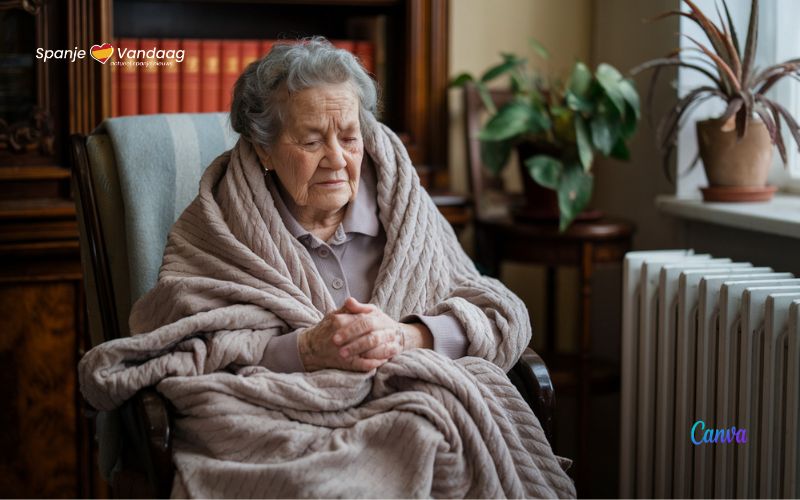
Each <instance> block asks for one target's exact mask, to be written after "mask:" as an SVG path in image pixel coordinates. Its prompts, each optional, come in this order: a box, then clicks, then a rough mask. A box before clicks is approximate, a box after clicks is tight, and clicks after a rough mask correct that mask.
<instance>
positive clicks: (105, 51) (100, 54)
mask: <svg viewBox="0 0 800 500" xmlns="http://www.w3.org/2000/svg"><path fill="white" fill-rule="evenodd" d="M89 53H90V54H92V57H94V58H95V60H96V61H99V62H101V63H103V64H105V63H106V61H108V60H109V59H111V56H113V55H114V46H113V45H111V44H110V43H104V44H103V45H92V49H91V50H90V51H89Z"/></svg>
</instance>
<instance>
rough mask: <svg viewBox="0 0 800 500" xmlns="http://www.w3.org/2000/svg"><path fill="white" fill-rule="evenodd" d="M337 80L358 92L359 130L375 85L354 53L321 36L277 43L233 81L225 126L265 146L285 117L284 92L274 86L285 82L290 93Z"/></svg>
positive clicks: (374, 109)
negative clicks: (227, 122)
mask: <svg viewBox="0 0 800 500" xmlns="http://www.w3.org/2000/svg"><path fill="white" fill-rule="evenodd" d="M298 42H299V43H298ZM339 83H349V84H350V85H351V86H352V88H353V92H354V94H355V95H356V97H358V100H359V104H360V106H359V118H360V121H361V127H362V131H363V130H364V126H365V124H366V123H368V122H371V121H372V120H369V118H372V119H373V120H374V119H375V118H376V117H377V113H378V90H377V88H376V86H375V82H374V81H373V80H372V78H370V77H369V75H368V74H367V72H366V71H365V70H364V68H363V67H362V66H361V64H359V62H358V60H357V59H356V58H355V56H353V54H351V53H350V52H347V51H346V50H342V49H337V48H335V47H334V46H333V45H332V44H331V43H330V42H329V41H328V40H326V39H325V38H323V37H313V38H306V39H304V40H302V41H293V42H288V41H287V42H283V43H278V44H276V45H274V46H273V48H272V50H271V51H270V52H269V54H267V55H266V56H265V57H263V58H262V59H260V60H258V61H254V62H253V63H252V64H250V65H249V66H248V67H247V68H246V69H245V70H244V72H243V73H242V74H241V76H239V79H238V80H237V81H236V85H235V86H234V89H233V101H232V103H231V115H230V118H231V126H232V127H233V130H235V131H236V132H238V133H239V135H240V136H242V137H244V138H245V139H247V140H249V141H250V142H252V143H255V144H259V145H262V146H266V147H269V146H271V145H272V144H274V141H275V140H276V139H277V138H278V136H279V135H280V133H281V130H282V126H283V123H284V119H285V116H284V114H283V111H284V109H283V108H284V97H283V96H284V95H285V94H283V93H282V92H276V90H277V89H279V88H280V87H281V86H285V88H286V90H288V91H289V93H292V92H298V91H301V90H305V89H308V88H311V87H316V86H320V85H326V84H339ZM367 114H370V115H372V116H367Z"/></svg>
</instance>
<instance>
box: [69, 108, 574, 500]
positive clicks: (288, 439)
mask: <svg viewBox="0 0 800 500" xmlns="http://www.w3.org/2000/svg"><path fill="white" fill-rule="evenodd" d="M364 129H365V134H364V143H365V149H366V152H367V154H369V155H370V156H371V158H372V160H373V162H374V164H375V169H376V173H377V176H378V194H377V197H378V199H377V202H378V208H379V218H380V221H381V223H382V225H383V227H384V229H385V231H386V237H387V242H386V248H385V251H384V257H383V261H382V264H381V268H380V271H379V273H378V278H377V280H376V283H375V287H374V290H373V296H372V299H371V300H370V302H371V303H373V304H376V305H377V306H378V307H380V308H381V309H382V310H383V311H384V312H386V313H387V314H388V315H389V316H391V317H393V318H395V319H400V318H401V317H403V316H405V315H408V314H412V313H417V314H428V315H436V314H442V313H444V312H448V311H449V312H451V313H452V314H453V315H455V317H456V318H457V319H458V320H459V321H460V322H461V324H462V325H463V326H464V330H465V332H466V335H467V337H468V340H469V347H468V354H469V356H468V357H466V358H462V359H460V360H457V361H452V360H449V359H445V358H444V357H442V356H440V355H439V354H437V353H436V352H433V351H428V350H421V349H417V350H413V351H409V352H406V353H403V354H402V355H400V356H397V357H395V358H394V359H392V360H391V361H389V362H388V363H386V364H385V365H383V366H382V367H381V368H379V369H378V370H377V371H374V372H372V373H354V372H346V371H341V370H321V371H318V372H314V373H295V374H279V373H273V372H271V371H269V370H267V369H265V368H263V367H261V366H259V362H260V360H261V358H262V356H263V353H264V348H265V346H266V344H267V342H268V341H269V339H270V338H272V337H273V336H275V335H281V334H283V333H286V332H289V331H292V330H295V329H297V328H301V327H310V326H313V325H314V324H316V323H317V322H318V321H319V320H320V319H322V317H323V315H324V313H325V312H326V311H329V310H332V309H334V308H335V305H334V302H333V299H332V297H331V295H330V293H329V292H328V290H327V288H326V286H325V284H324V283H323V282H322V280H321V278H320V276H319V274H318V273H317V271H316V268H315V266H314V263H313V261H312V259H311V257H310V256H309V255H308V253H307V251H306V249H305V248H304V247H303V246H302V245H301V244H300V243H299V242H298V241H297V240H296V239H295V238H293V237H292V236H291V234H290V233H289V231H288V230H287V229H286V227H285V226H284V224H283V222H282V220H281V218H280V215H279V214H278V212H277V210H276V208H275V204H274V200H273V199H272V196H271V194H270V192H269V190H268V189H267V187H266V185H265V182H264V174H263V171H262V170H261V168H260V165H259V162H258V160H257V157H256V154H255V152H254V150H253V148H252V146H251V145H250V144H249V143H248V142H247V141H246V140H244V139H240V140H239V142H238V143H237V145H236V146H235V147H234V148H233V149H232V150H231V151H228V152H226V153H224V154H223V155H221V156H220V157H219V158H217V159H216V160H215V161H214V162H213V163H212V164H211V166H209V168H208V169H207V170H206V172H205V173H204V175H203V177H202V180H201V182H200V192H199V194H198V196H197V198H196V199H195V200H194V201H193V202H192V203H191V204H190V205H189V206H188V207H187V209H186V210H185V211H184V213H183V214H182V215H181V216H180V218H179V219H178V221H177V222H176V223H175V225H174V226H173V228H172V230H171V232H170V234H169V237H168V240H167V247H166V249H165V253H164V260H163V264H162V266H161V269H160V271H159V276H158V282H157V284H156V286H155V287H154V288H153V289H152V290H151V291H150V292H148V293H147V294H146V295H144V296H143V297H142V298H141V299H140V300H139V301H138V302H137V303H136V304H135V306H134V308H133V311H132V313H131V318H130V326H131V331H132V333H133V335H132V336H131V337H127V338H123V339H118V340H114V341H111V342H107V343H104V344H101V345H99V346H97V347H95V348H94V349H92V350H91V351H90V352H89V353H87V354H86V356H84V358H83V359H82V360H81V362H80V366H79V376H80V385H81V391H82V393H83V395H84V396H85V397H86V399H87V400H88V401H89V402H90V403H91V404H92V405H93V406H95V407H96V408H98V409H102V410H112V409H114V408H116V407H118V406H119V405H121V404H122V403H123V402H124V401H125V400H126V399H128V398H130V397H131V396H132V395H133V394H135V393H136V392H137V391H138V390H139V389H141V388H143V387H147V386H150V385H156V387H157V389H158V390H159V391H160V392H161V393H162V394H164V395H165V396H166V397H167V398H168V399H169V400H170V401H171V402H172V404H173V405H174V407H175V409H176V419H175V427H176V432H175V442H174V461H175V465H176V480H175V482H174V484H173V496H190V497H431V496H432V497H465V496H467V497H574V496H575V489H574V486H573V484H572V482H571V480H570V479H569V478H568V477H567V476H566V474H565V473H564V472H563V471H562V469H561V467H560V466H559V463H558V461H557V459H556V457H555V456H554V455H553V453H552V450H551V449H550V446H549V444H548V443H547V441H546V439H545V437H544V434H543V432H542V430H541V426H540V425H539V422H538V421H537V419H536V417H535V416H534V415H533V413H532V412H531V411H530V409H529V408H528V406H527V405H526V404H525V402H524V401H523V399H522V398H521V397H520V395H519V394H518V392H517V391H516V389H515V388H514V387H513V386H512V385H511V384H510V383H509V381H508V378H507V377H506V376H505V371H507V370H508V369H509V368H510V367H511V366H512V365H513V364H514V363H515V361H516V360H517V359H518V358H519V356H520V354H521V352H522V350H523V349H524V348H525V346H526V345H527V344H528V342H529V340H530V335H531V331H530V322H529V319H528V314H527V310H526V308H525V306H524V304H523V303H522V302H521V301H520V300H519V299H518V298H517V297H516V296H515V295H514V294H512V293H511V292H510V291H508V290H507V289H506V288H505V287H504V286H503V285H502V284H501V283H500V282H498V281H497V280H494V279H491V278H487V277H483V276H481V275H480V274H479V273H478V272H477V271H476V269H475V267H474V265H473V264H472V262H471V261H470V259H469V258H468V257H467V255H466V254H465V253H464V252H463V250H462V249H461V247H460V245H459V243H458V241H457V240H456V237H455V235H454V233H453V231H452V229H451V227H450V225H449V224H448V223H447V221H446V220H445V219H444V218H443V217H442V216H441V214H440V213H439V211H438V210H437V209H436V206H435V205H434V204H433V202H432V201H431V199H430V197H429V196H428V195H427V194H426V193H425V191H424V190H423V189H422V188H421V187H420V184H419V179H418V177H417V175H416V173H415V170H414V168H413V167H412V165H411V161H410V160H409V158H408V156H407V153H406V151H405V148H404V147H403V145H402V143H401V142H400V140H399V139H398V138H397V136H396V135H394V134H393V133H392V132H391V131H390V130H389V129H388V128H386V127H385V126H384V125H382V124H380V123H377V122H370V123H367V124H365V127H364Z"/></svg>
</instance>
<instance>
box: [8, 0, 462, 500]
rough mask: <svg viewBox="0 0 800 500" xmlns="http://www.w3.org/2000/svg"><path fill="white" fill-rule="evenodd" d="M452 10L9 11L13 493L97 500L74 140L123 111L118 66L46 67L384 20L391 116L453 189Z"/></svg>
mask: <svg viewBox="0 0 800 500" xmlns="http://www.w3.org/2000/svg"><path fill="white" fill-rule="evenodd" d="M447 5H448V0H350V1H345V0H341V1H340V0H301V1H288V0H283V1H278V0H233V1H223V0H113V1H112V0H0V317H1V318H3V321H2V326H0V381H2V385H0V398H1V399H0V405H2V406H0V420H2V422H3V423H4V425H3V426H2V428H3V433H2V435H1V437H0V446H2V449H3V454H2V456H0V492H2V495H3V496H11V497H91V496H103V495H106V494H107V493H108V491H107V489H106V488H105V486H104V484H103V482H102V480H101V479H99V478H98V474H97V468H96V465H95V451H94V447H93V440H92V435H93V429H92V427H91V421H90V420H89V419H87V418H85V416H84V415H83V411H82V406H81V399H80V395H79V392H78V388H77V373H76V365H77V362H78V360H79V359H80V356H81V354H82V352H83V351H84V350H85V349H87V348H88V347H89V345H88V331H87V330H86V320H85V313H84V299H83V296H84V294H83V289H82V274H81V267H80V258H79V242H78V231H77V223H76V219H75V206H74V203H73V201H72V198H71V196H70V170H69V165H68V159H67V158H68V155H67V151H66V144H67V138H68V137H69V135H70V134H73V133H83V134H87V133H90V132H91V131H92V130H93V129H94V128H95V127H96V126H97V125H98V124H99V123H100V122H101V121H102V120H103V119H104V118H105V117H107V116H110V114H111V95H112V87H111V86H112V81H111V72H110V67H109V66H104V65H102V64H99V63H97V62H95V61H94V60H92V59H91V58H89V57H86V58H84V59H81V60H77V61H74V62H69V61H63V60H62V61H48V62H47V63H44V62H42V61H41V60H38V59H37V58H36V51H37V49H39V48H41V49H43V50H44V49H53V50H57V49H62V50H63V49H73V48H78V49H84V50H87V51H88V50H89V48H90V47H91V46H92V45H93V44H100V43H103V42H107V41H112V40H114V39H116V38H118V37H121V36H128V37H153V38H180V37H197V38H246V37H252V38H280V37H297V36H306V35H312V34H321V35H324V36H327V37H330V38H341V37H343V36H345V35H347V34H348V33H347V32H346V31H345V30H347V29H348V28H347V26H348V25H350V26H352V23H353V20H357V19H363V18H370V17H372V18H375V17H376V16H378V17H381V18H382V19H384V20H385V25H386V32H385V43H386V46H385V50H386V57H387V59H386V62H387V70H386V80H385V85H384V88H383V95H384V101H385V113H384V119H385V121H386V122H387V123H389V124H390V126H392V128H394V129H395V130H396V131H397V132H399V133H400V135H401V137H402V138H403V139H404V141H405V142H406V144H407V146H408V149H409V151H410V153H411V157H412V159H413V161H414V163H415V164H416V165H419V166H424V167H428V168H429V169H430V172H432V173H435V174H436V175H435V176H426V173H428V171H429V170H428V169H426V168H422V169H421V170H420V173H421V174H422V177H423V181H424V182H425V184H424V185H428V186H430V182H428V181H427V179H430V178H436V179H437V180H439V181H440V182H441V183H442V184H441V185H442V186H446V170H445V165H446V164H447V160H446V154H447V108H446V100H445V99H446V92H445V89H446V85H447V67H448V64H447V52H448V50H447V17H448V12H447Z"/></svg>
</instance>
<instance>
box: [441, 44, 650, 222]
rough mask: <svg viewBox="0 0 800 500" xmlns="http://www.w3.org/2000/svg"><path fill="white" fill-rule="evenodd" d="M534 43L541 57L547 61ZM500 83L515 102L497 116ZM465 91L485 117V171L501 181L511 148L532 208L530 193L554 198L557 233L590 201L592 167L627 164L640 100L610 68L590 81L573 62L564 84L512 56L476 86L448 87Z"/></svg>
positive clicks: (462, 78)
mask: <svg viewBox="0 0 800 500" xmlns="http://www.w3.org/2000/svg"><path fill="white" fill-rule="evenodd" d="M532 43H533V44H534V47H535V48H536V49H537V51H538V52H539V54H540V55H541V56H542V57H544V58H546V57H548V54H547V52H546V51H545V50H544V49H543V48H542V47H541V46H540V45H539V44H537V43H535V42H532ZM501 76H508V78H509V80H510V88H511V92H512V94H513V98H512V99H511V100H510V101H509V102H508V103H507V104H506V105H504V106H502V107H501V108H500V109H497V108H496V107H495V106H494V103H493V102H492V99H491V96H490V93H489V90H488V84H489V82H491V81H493V80H495V79H497V78H499V77H501ZM468 84H470V85H475V86H476V87H477V89H478V92H479V93H480V95H481V98H482V100H483V103H484V105H485V106H486V109H487V110H488V112H489V118H488V121H487V122H486V124H485V125H484V126H483V128H482V129H481V131H480V135H479V139H480V141H481V159H482V160H483V163H484V165H486V166H487V168H489V169H490V170H491V171H492V172H493V173H494V174H499V172H500V171H501V170H502V169H503V168H504V167H505V165H506V164H507V162H508V159H509V156H510V154H511V152H512V150H514V148H516V149H517V151H518V154H519V155H520V166H521V167H522V168H523V178H524V179H526V182H525V184H526V191H527V193H526V194H527V196H528V198H529V199H530V200H531V201H529V203H528V204H529V206H536V205H538V203H537V200H541V198H542V193H541V190H540V192H539V193H536V192H533V193H531V192H530V191H531V190H530V189H529V188H531V187H536V186H537V185H538V186H542V187H544V188H546V189H547V190H552V191H553V192H554V193H555V196H552V198H553V200H554V203H557V205H556V206H554V209H555V211H556V212H555V213H556V214H557V216H558V218H559V227H560V229H561V230H562V231H563V230H565V229H566V228H567V227H568V226H569V225H570V223H572V221H573V220H574V219H575V218H576V217H577V216H578V215H579V214H580V213H581V211H583V210H584V208H586V205H587V204H588V203H589V201H590V199H591V195H592V186H593V177H592V165H593V163H594V159H595V158H596V157H598V156H608V157H613V158H618V159H622V160H627V159H628V157H629V151H628V148H627V145H626V141H627V140H628V139H629V138H630V137H631V135H632V134H633V133H634V132H635V130H636V127H637V124H638V121H639V96H638V94H637V92H636V89H635V88H634V86H633V84H632V83H631V82H630V81H629V80H627V79H626V78H624V77H623V76H622V75H621V74H620V73H619V71H617V70H616V69H615V68H614V67H612V66H611V65H608V64H600V65H598V67H597V69H596V70H595V72H594V73H592V71H591V70H590V69H589V68H588V67H587V66H586V65H585V64H584V63H582V62H580V61H578V62H576V63H575V64H574V65H573V67H572V71H571V73H570V75H569V78H567V79H566V80H565V81H562V80H557V79H554V78H550V77H545V76H542V75H541V74H539V72H537V71H536V70H534V69H530V68H529V67H528V66H527V60H526V59H523V58H520V57H518V56H517V55H515V54H502V62H500V63H499V64H497V65H496V66H493V67H491V68H489V69H488V70H487V71H486V72H484V73H483V75H481V77H480V78H475V77H474V76H472V75H471V74H469V73H463V74H461V75H458V76H457V77H456V78H455V79H453V81H452V82H451V86H463V85H468ZM528 178H529V179H531V180H533V181H534V182H529V181H527V179H528Z"/></svg>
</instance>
